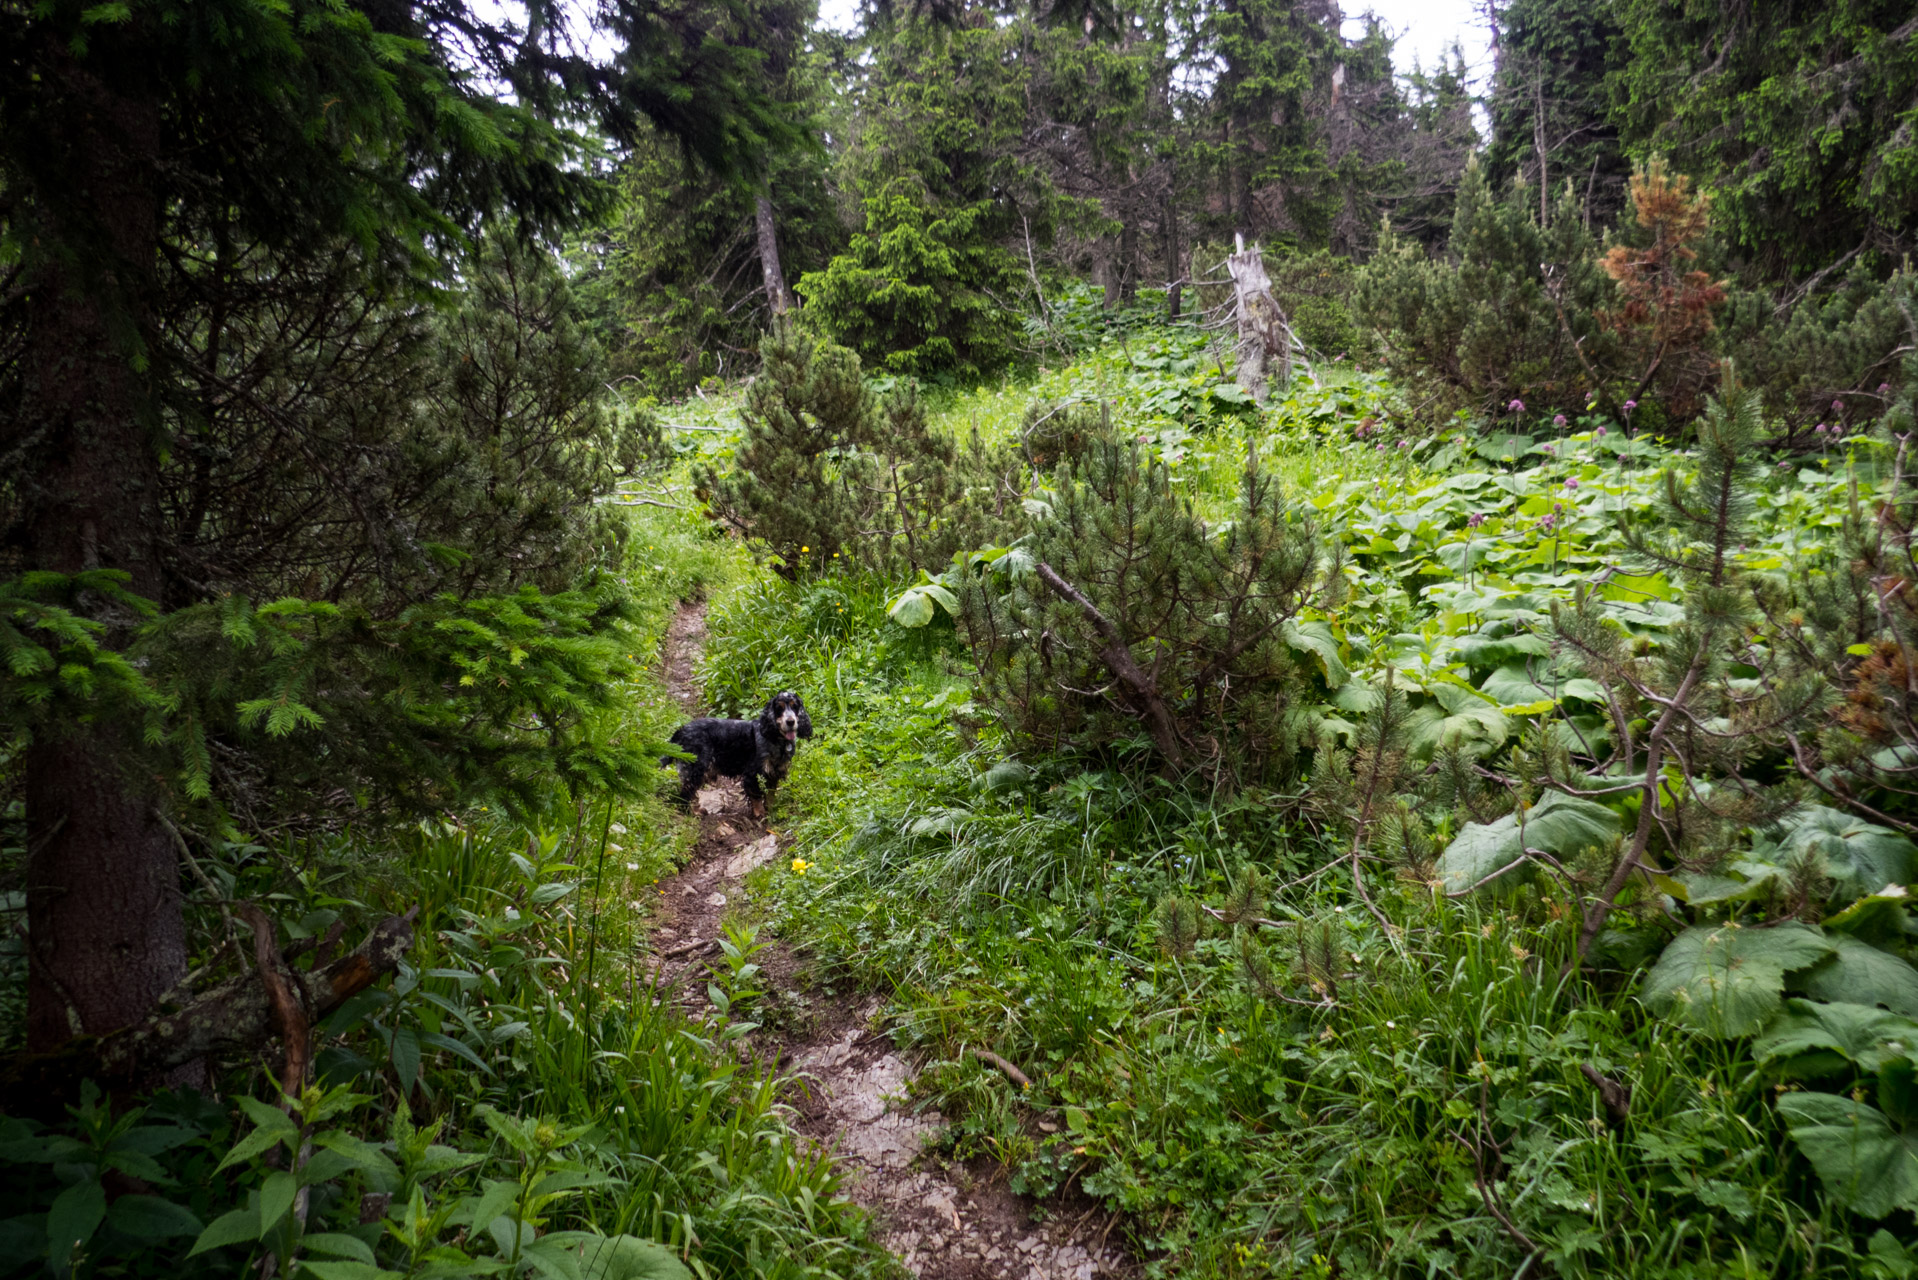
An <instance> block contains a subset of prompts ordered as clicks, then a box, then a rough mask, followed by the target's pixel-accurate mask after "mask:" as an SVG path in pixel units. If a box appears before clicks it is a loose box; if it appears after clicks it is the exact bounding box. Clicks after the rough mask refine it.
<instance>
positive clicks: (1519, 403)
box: [1505, 400, 1525, 413]
mask: <svg viewBox="0 0 1918 1280" xmlns="http://www.w3.org/2000/svg"><path fill="white" fill-rule="evenodd" d="M1505 407H1506V408H1507V409H1509V410H1511V411H1512V412H1513V413H1524V412H1525V402H1524V401H1523V400H1514V401H1512V403H1510V404H1508V405H1506V406H1505Z"/></svg>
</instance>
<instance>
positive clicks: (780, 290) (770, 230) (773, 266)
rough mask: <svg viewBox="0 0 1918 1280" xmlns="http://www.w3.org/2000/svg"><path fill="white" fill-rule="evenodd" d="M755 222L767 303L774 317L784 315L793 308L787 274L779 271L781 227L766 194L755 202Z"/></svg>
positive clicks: (769, 198)
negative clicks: (757, 225) (775, 219)
mask: <svg viewBox="0 0 1918 1280" xmlns="http://www.w3.org/2000/svg"><path fill="white" fill-rule="evenodd" d="M753 206H754V209H753V213H754V220H755V221H756V222H757V223H758V224H759V270H760V274H761V275H763V276H765V278H766V301H767V302H768V303H769V304H770V305H771V306H772V309H773V314H774V315H784V314H785V313H786V311H787V310H788V309H790V308H791V306H792V295H791V294H789V293H787V292H786V273H785V272H784V271H781V270H780V269H779V234H778V232H779V227H778V224H777V223H775V222H774V221H773V202H772V198H771V197H770V196H768V195H767V194H766V193H765V192H763V191H762V192H760V193H759V198H758V199H757V200H755V201H754V202H753Z"/></svg>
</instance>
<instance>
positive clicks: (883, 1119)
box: [650, 605, 1137, 1280]
mask: <svg viewBox="0 0 1918 1280" xmlns="http://www.w3.org/2000/svg"><path fill="white" fill-rule="evenodd" d="M705 635H706V624H705V609H704V606H703V605H684V606H682V607H681V608H680V610H679V613H678V614H677V615H676V616H675V617H674V619H673V621H672V624H671V626H670V627H669V628H668V630H667V633H666V642H665V646H664V648H665V652H664V654H663V661H664V665H665V676H666V684H667V688H668V690H669V691H670V692H671V694H672V696H673V697H674V699H675V700H676V701H678V702H679V704H680V705H681V706H682V707H684V708H686V710H687V712H688V713H689V714H697V713H698V709H699V699H698V691H697V689H696V687H695V686H694V684H693V668H694V666H695V664H696V663H697V661H698V657H699V651H700V646H701V644H702V643H703V641H704V639H705ZM822 731H824V732H830V729H829V728H826V729H823V730H822ZM783 807H784V806H783V805H782V804H781V803H780V802H779V801H778V800H775V801H774V804H773V806H772V808H773V812H772V813H771V814H769V815H768V819H767V822H760V821H758V820H756V819H754V818H753V817H752V816H751V815H750V813H749V812H748V810H747V806H746V797H745V795H744V793H743V792H742V791H741V790H740V789H739V785H738V783H736V782H733V781H730V780H728V781H726V782H723V783H722V784H720V785H718V786H713V787H709V788H707V789H706V790H704V791H701V792H700V793H699V796H698V799H697V802H696V803H695V806H694V810H695V814H696V816H697V818H698V820H699V840H698V843H697V844H696V845H695V847H694V850H693V857H692V860H691V861H690V862H689V863H688V864H687V865H686V868H685V869H684V870H683V871H681V872H680V873H679V874H678V875H676V876H673V877H671V878H670V879H668V880H665V881H662V882H661V887H662V888H663V889H664V890H665V893H664V895H663V897H662V898H661V900H660V910H659V915H658V916H657V918H656V920H655V923H654V926H653V928H652V930H651V942H652V948H653V955H652V959H651V962H650V963H651V965H652V967H653V971H654V974H655V980H656V983H657V985H656V988H655V989H656V990H658V991H659V992H660V994H661V995H662V996H663V997H664V998H667V999H674V1000H678V1001H680V1002H682V1003H684V1004H685V1005H686V1007H687V1008H688V1010H690V1011H693V1012H701V1011H704V1010H705V1009H706V1008H707V1007H708V1002H707V997H706V994H705V990H706V983H707V982H708V981H709V979H710V976H711V974H712V972H713V968H714V960H713V957H715V956H717V955H718V953H719V941H720V939H721V938H723V937H724V934H723V932H722V929H721V922H722V919H723V918H724V917H725V916H726V915H727V912H728V909H729V908H737V907H738V905H739V900H740V899H741V897H742V895H744V894H745V892H746V890H745V887H744V885H743V883H742V880H743V878H744V877H745V876H746V875H747V874H748V873H749V872H751V871H753V870H755V869H757V868H758V867H761V866H764V865H766V864H767V863H769V862H772V861H773V860H775V859H778V858H781V856H782V848H783V845H782V841H781V837H780V835H779V833H778V830H777V828H776V826H772V825H768V823H771V822H775V821H776V818H777V815H778V811H779V810H780V809H782V808H783ZM756 959H757V960H758V962H759V963H760V964H761V965H762V966H763V968H764V979H763V981H764V985H765V986H767V987H768V988H770V989H771V990H772V993H773V994H772V995H771V996H770V997H769V1000H768V1001H767V1007H768V1010H769V1014H770V1016H768V1018H767V1025H766V1026H765V1027H764V1028H763V1029H762V1030H760V1031H758V1032H755V1033H754V1035H753V1037H752V1040H751V1042H750V1045H749V1047H750V1049H751V1051H752V1052H754V1053H756V1054H758V1055H759V1056H761V1057H769V1056H773V1055H775V1054H776V1055H777V1058H778V1061H779V1062H780V1064H781V1066H782V1069H783V1070H784V1071H786V1072H787V1073H788V1074H790V1075H791V1076H792V1077H794V1084H793V1085H792V1087H791V1088H790V1089H789V1090H788V1093H787V1097H786V1101H787V1103H788V1104H789V1105H790V1106H791V1107H792V1108H793V1110H794V1112H795V1126H796V1127H797V1128H798V1129H799V1131H800V1132H801V1133H802V1134H804V1135H806V1136H807V1137H810V1138H811V1139H813V1140H814V1141H815V1142H817V1143H819V1144H820V1145H821V1146H822V1147H825V1148H826V1149H829V1150H831V1151H833V1152H834V1153H835V1154H836V1155H837V1156H838V1159H839V1164H840V1168H841V1170H842V1171H843V1172H844V1173H845V1175H846V1190H847V1193H848V1194H849V1195H851V1196H852V1198H853V1199H854V1200H856V1201H858V1202H859V1203H860V1204H861V1205H864V1206H865V1207H866V1208H867V1209H868V1210H870V1211H871V1212H872V1214H873V1215H874V1218H875V1219H876V1221H877V1223H878V1225H879V1236H880V1239H881V1240H882V1241H883V1242H884V1244H885V1245H886V1247H887V1248H889V1249H891V1250H892V1251H893V1252H894V1253H895V1254H897V1255H898V1256H899V1258H900V1259H901V1261H903V1262H904V1264H905V1267H906V1269H907V1271H909V1272H910V1273H911V1274H913V1275H914V1276H918V1277H921V1278H922V1280H1091V1278H1092V1277H1094V1276H1126V1275H1132V1274H1135V1273H1136V1271H1137V1266H1136V1264H1134V1263H1132V1262H1131V1261H1130V1260H1129V1259H1127V1258H1126V1257H1125V1256H1124V1255H1123V1254H1122V1253H1121V1252H1120V1251H1118V1250H1117V1249H1112V1248H1108V1247H1107V1246H1106V1245H1105V1243H1104V1235H1105V1233H1106V1231H1107V1229H1108V1227H1109V1224H1110V1222H1111V1219H1110V1217H1109V1216H1108V1215H1107V1214H1105V1213H1104V1212H1102V1211H1099V1210H1098V1209H1097V1208H1096V1206H1093V1205H1092V1204H1090V1203H1089V1202H1088V1203H1085V1204H1080V1205H1077V1206H1073V1207H1072V1208H1071V1211H1070V1212H1060V1206H1058V1205H1056V1204H1055V1205H1052V1206H1049V1208H1051V1210H1052V1211H1053V1213H1054V1214H1055V1215H1056V1217H1055V1219H1054V1220H1053V1221H1050V1222H1047V1223H1043V1224H1042V1223H1035V1222H1034V1221H1033V1220H1032V1211H1033V1208H1034V1207H1035V1206H1034V1202H1032V1201H1030V1200H1027V1199H1024V1198H1023V1197H1020V1196H1015V1195H1013V1194H1012V1193H1011V1192H1010V1191H1008V1190H1007V1189H1006V1187H1005V1184H1004V1182H1003V1181H1002V1180H1001V1178H1000V1176H999V1174H998V1171H997V1170H994V1169H991V1168H990V1167H989V1166H988V1165H986V1164H985V1163H983V1162H977V1163H974V1164H971V1165H964V1164H956V1163H953V1162H949V1161H945V1160H942V1159H940V1158H939V1157H938V1156H936V1155H935V1154H932V1153H931V1152H930V1150H929V1148H930V1147H932V1146H933V1145H935V1144H936V1143H937V1141H938V1138H939V1135H940V1133H941V1131H942V1130H943V1129H944V1127H945V1119H944V1117H942V1116H941V1115H940V1114H939V1113H938V1112H936V1111H932V1110H930V1109H926V1110H920V1109H916V1108H915V1107H914V1106H913V1105H912V1104H911V1103H910V1102H909V1101H907V1099H906V1095H907V1093H908V1091H909V1084H910V1082H911V1080H912V1077H913V1075H914V1074H915V1072H916V1071H917V1069H918V1067H919V1066H920V1065H922V1064H920V1063H919V1062H916V1061H914V1060H913V1059H912V1058H910V1057H909V1056H905V1055H902V1054H900V1053H899V1052H897V1051H895V1050H894V1048H893V1046H892V1041H891V1040H890V1039H889V1038H888V1037H887V1036H886V1035H885V1034H883V1030H882V1022H883V1019H882V1012H883V1008H884V1003H885V1002H884V1001H883V1000H882V999H880V998H878V997H876V996H872V995H855V994H829V993H821V992H816V991H809V990H807V989H806V984H805V982H804V975H805V968H804V965H803V964H802V962H801V958H800V957H799V956H798V955H797V954H795V953H794V952H793V951H792V950H791V949H789V948H787V947H786V946H785V945H784V944H783V943H779V942H777V941H775V942H774V945H773V946H772V947H771V948H770V949H768V950H767V951H765V952H762V953H761V954H760V955H759V956H758V957H756Z"/></svg>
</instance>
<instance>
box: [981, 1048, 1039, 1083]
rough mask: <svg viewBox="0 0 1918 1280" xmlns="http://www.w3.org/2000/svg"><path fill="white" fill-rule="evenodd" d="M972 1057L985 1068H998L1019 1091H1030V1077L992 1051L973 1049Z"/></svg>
mask: <svg viewBox="0 0 1918 1280" xmlns="http://www.w3.org/2000/svg"><path fill="white" fill-rule="evenodd" d="M972 1056H973V1057H975V1058H977V1059H979V1061H981V1062H983V1063H985V1064H986V1065H987V1066H990V1067H997V1068H999V1070H1001V1071H1003V1072H1004V1073H1005V1076H1006V1079H1008V1080H1010V1081H1012V1083H1014V1084H1016V1085H1018V1086H1019V1087H1020V1088H1021V1089H1030V1088H1031V1087H1032V1078H1031V1077H1030V1076H1028V1075H1027V1074H1026V1073H1025V1072H1023V1071H1021V1070H1019V1068H1017V1067H1015V1066H1013V1065H1012V1064H1011V1063H1010V1062H1007V1061H1006V1060H1005V1059H1004V1058H1002V1057H1000V1056H999V1055H998V1054H996V1053H994V1052H993V1051H992V1050H990V1049H974V1050H972Z"/></svg>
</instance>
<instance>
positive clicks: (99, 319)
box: [20, 52, 187, 1050]
mask: <svg viewBox="0 0 1918 1280" xmlns="http://www.w3.org/2000/svg"><path fill="white" fill-rule="evenodd" d="M43 65H50V66H52V67H55V68H57V69H58V70H57V71H56V72H55V74H57V75H59V76H60V77H61V78H62V79H63V80H64V81H65V83H64V84H63V85H62V86H61V88H60V92H61V93H63V94H65V95H67V96H69V97H70V98H73V99H78V100H81V101H85V102H87V103H88V108H89V109H87V110H86V111H85V112H84V113H82V112H75V113H74V114H73V115H72V116H70V117H69V121H70V123H69V125H68V127H67V129H66V130H65V131H64V136H63V137H61V138H60V139H59V141H60V143H61V145H62V146H63V147H64V149H65V151H66V154H67V156H68V166H67V168H66V170H65V171H66V172H68V173H77V174H78V175H80V176H79V180H78V181H77V182H74V183H72V184H71V185H68V186H64V187H63V188H62V189H60V190H38V189H32V188H29V189H27V190H25V191H24V192H22V194H23V195H24V196H25V197H26V198H25V200H24V201H23V205H24V209H23V214H24V216H22V217H21V219H20V220H21V222H22V223H23V224H24V225H23V226H22V227H21V228H20V230H21V231H22V233H23V235H22V239H23V240H24V241H26V242H27V243H29V244H32V243H34V242H35V241H36V240H40V241H41V242H44V243H47V244H63V243H64V244H72V243H75V242H76V241H77V242H79V243H86V242H87V241H86V239H83V238H82V236H83V235H86V236H87V237H88V238H90V239H92V241H93V243H94V244H95V245H96V246H97V248H96V249H95V252H94V253H93V254H92V255H89V256H87V257H85V258H76V259H74V260H63V259H59V258H56V257H55V256H54V255H52V254H45V255H37V256H38V260H37V261H35V262H33V263H32V265H31V267H30V268H29V269H30V272H31V274H30V276H29V288H28V289H27V296H28V303H27V306H28V319H27V344H26V350H25V352H24V354H23V359H22V371H23V374H24V377H23V379H22V395H21V404H20V413H21V421H22V423H23V424H24V427H25V429H26V430H27V431H30V432H38V433H41V435H42V438H43V439H44V440H45V441H46V444H45V445H44V446H43V447H42V448H41V449H40V450H39V451H38V456H37V457H36V458H35V459H34V461H33V463H32V464H31V467H32V480H33V485H32V488H31V489H30V490H29V493H30V501H32V503H33V511H32V514H31V517H30V526H29V527H30V529H31V535H30V536H31V543H30V546H29V551H28V556H29V564H30V565H31V566H32V567H33V568H36V569H44V570H51V571H53V572H55V573H65V574H72V573H78V572H81V571H83V570H89V569H117V570H120V571H122V572H124V573H125V574H126V575H127V586H128V588H129V589H130V590H132V591H133V592H135V593H137V594H139V595H142V596H145V597H147V598H149V599H153V600H159V599H160V598H161V596H162V594H163V590H164V587H163V582H162V566H161V559H160V555H159V551H158V542H157V540H158V537H159V531H160V528H161V516H160V475H159V463H158V458H157V455H156V452H155V448H154V442H153V440H152V438H151V430H152V423H151V419H150V416H149V413H148V407H149V401H150V396H149V391H148V387H147V385H146V375H145V373H144V372H143V370H144V368H145V367H146V359H145V356H146V353H145V352H144V351H143V350H142V349H141V348H142V344H143V343H144V341H145V339H146V338H147V336H148V335H149V333H150V332H151V324H150V316H149V310H150V306H151V296H152V295H151V292H150V290H151V288H152V275H153V270H154V264H155V261H156V255H157V246H158V243H159V223H160V203H159V199H158V197H157V195H156V194H155V181H154V175H153V173H152V170H151V165H152V163H153V159H154V157H155V155H156V153H157V152H158V149H159V144H158V139H159V129H160V119H159V110H158V107H157V106H156V104H155V103H154V102H153V101H152V100H151V99H149V98H145V97H142V96H140V93H139V89H138V86H137V85H135V86H129V85H125V84H118V83H115V84H109V83H107V82H105V81H104V80H102V79H101V77H100V76H99V75H98V74H96V73H95V72H93V71H91V70H89V69H87V68H84V67H81V66H79V65H77V64H76V63H74V62H73V61H71V60H70V59H67V58H64V57H63V56H61V54H59V53H53V52H50V53H49V54H48V55H47V56H46V57H45V58H44V59H43ZM42 229H44V235H41V236H36V231H41V230H42ZM81 607H82V609H84V610H87V611H88V612H90V613H92V614H93V616H95V617H96V618H97V619H98V620H99V621H101V622H104V623H106V624H107V629H106V632H105V639H106V641H107V643H109V644H111V645H113V646H115V647H119V646H123V645H124V644H125V643H126V642H127V641H128V639H129V638H130V635H131V631H132V626H133V623H134V621H135V619H133V618H131V617H128V616H126V615H125V613H124V611H123V610H116V609H114V608H111V607H109V605H107V604H106V603H105V602H100V601H92V602H88V601H82V603H81ZM136 732H137V731H136ZM131 736H132V735H129V738H130V737H131ZM128 745H130V743H129V742H127V741H123V740H121V739H120V738H119V737H118V736H116V734H115V733H114V731H113V729H112V728H111V727H110V726H108V725H104V724H100V723H93V724H74V725H69V726H66V727H65V728H64V731H51V732H46V733H42V734H39V735H37V736H36V737H35V738H34V740H33V741H32V743H31V744H30V745H29V746H28V748H27V752H26V759H25V777H26V805H27V848H28V851H29V853H28V875H27V929H28V944H29V951H30V955H29V963H28V976H27V1044H28V1047H29V1049H33V1050H43V1049H47V1048H50V1047H51V1046H53V1045H56V1044H58V1043H60V1042H61V1041H63V1040H66V1039H69V1038H70V1037H72V1036H74V1035H77V1034H81V1033H85V1034H96V1035H97V1034H100V1033H103V1032H107V1031H112V1030H115V1029H117V1028H120V1027H124V1026H127V1025H129V1024H132V1023H135V1022H138V1021H139V1020H141V1019H142V1018H144V1017H145V1016H146V1015H147V1014H149V1013H151V1012H152V1010H153V1008H154V1006H155V1004H156V1003H157V1001H158V1000H159V998H160V996H161V995H162V994H163V993H164V992H166V991H167V990H168V989H169V988H171V987H173V986H174V985H175V984H176V983H178V982H179V980H180V979H181V978H182V977H184V976H185V973H186V960H187V956H186V930H185V922H184V920H183V918H182V915H181V898H180V889H179V869H178V866H177V864H176V861H175V856H174V849H173V844H172V841H171V838H170V837H169V836H168V834H167V832H166V830H165V828H164V826H163V825H162V823H161V821H160V818H159V817H158V815H157V814H156V813H155V812H154V808H153V803H154V802H153V798H152V796H151V794H150V791H151V786H152V784H151V783H150V782H149V781H148V780H145V779H142V778H138V777H136V776H133V775H132V774H131V773H129V772H128V771H127V770H126V768H125V766H124V765H122V764H121V763H120V762H121V761H122V760H123V759H124V758H125V748H126V747H127V746H128Z"/></svg>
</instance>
